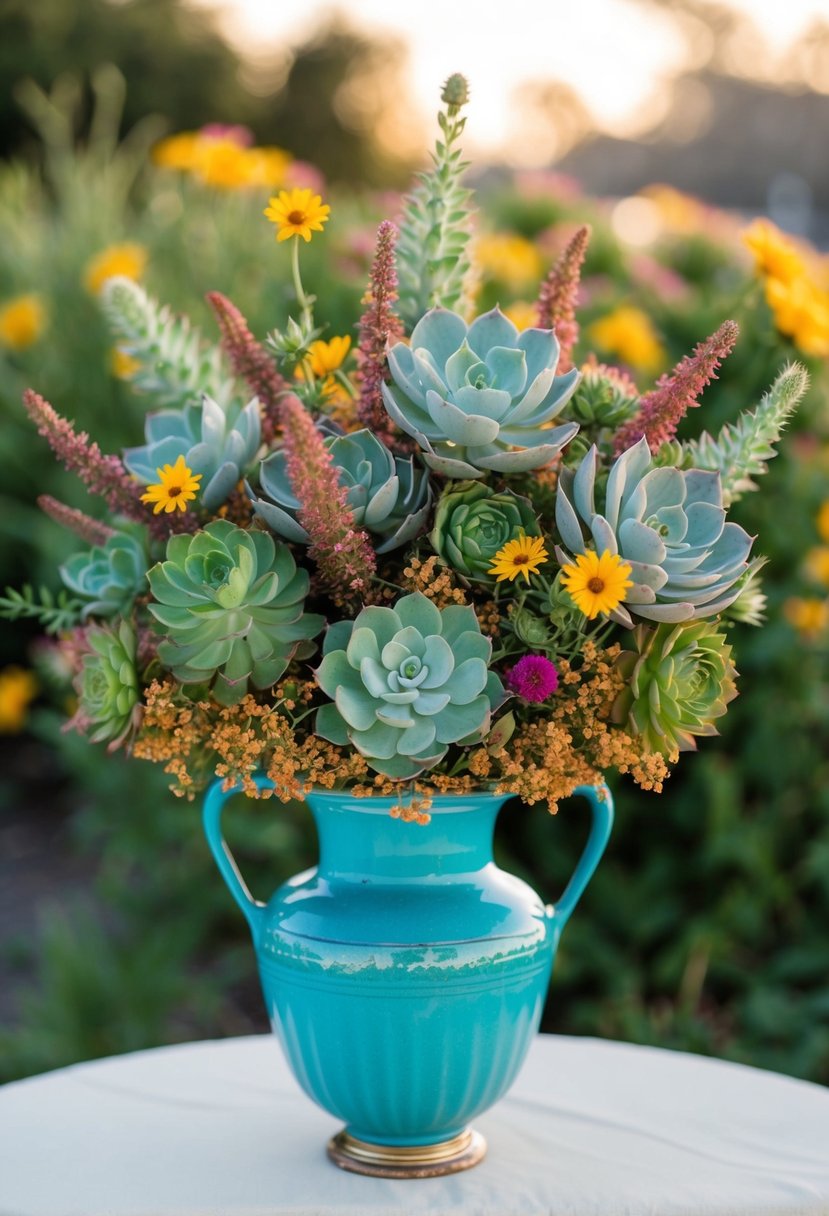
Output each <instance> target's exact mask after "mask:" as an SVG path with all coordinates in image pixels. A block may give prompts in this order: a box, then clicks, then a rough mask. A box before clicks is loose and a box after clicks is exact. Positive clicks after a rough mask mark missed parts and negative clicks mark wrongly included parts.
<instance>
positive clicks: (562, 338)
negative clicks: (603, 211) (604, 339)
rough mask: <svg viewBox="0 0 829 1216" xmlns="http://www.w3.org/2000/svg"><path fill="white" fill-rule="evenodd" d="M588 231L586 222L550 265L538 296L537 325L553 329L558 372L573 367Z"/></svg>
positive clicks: (577, 336)
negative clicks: (557, 349) (557, 352)
mask: <svg viewBox="0 0 829 1216" xmlns="http://www.w3.org/2000/svg"><path fill="white" fill-rule="evenodd" d="M590 231H591V230H590V225H589V224H585V225H584V226H583V227H582V228H579V230H578V231H577V232H576V233H574V235H573V236H572V237H571V238H570V240H569V241H568V242H567V244H566V246H565V247H564V249H563V250H562V252H561V254H560V255H559V257H558V258H557V259H556V261H555V262H554V263H553V265H552V267H551V268H550V271H549V273H548V275H547V277H546V279H545V280H544V282H543V283H542V284H541V291H540V292H539V296H538V305H537V310H538V324H539V325H540V326H541V328H542V329H553V330H555V334H556V337H557V338H558V341H559V345H560V347H561V353H560V355H559V360H558V371H559V372H560V373H561V372H569V371H570V369H571V368H572V366H573V350H574V349H575V346H576V343H577V342H578V340H579V323H578V321H577V320H576V301H577V299H578V293H579V282H580V280H581V268H582V264H583V263H584V258H585V255H586V253H587V245H588V242H589V241H590Z"/></svg>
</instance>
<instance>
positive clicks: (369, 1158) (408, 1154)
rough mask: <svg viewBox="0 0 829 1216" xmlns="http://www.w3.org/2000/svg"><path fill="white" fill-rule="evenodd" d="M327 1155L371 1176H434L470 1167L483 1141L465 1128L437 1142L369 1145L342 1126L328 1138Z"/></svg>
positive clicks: (480, 1152)
mask: <svg viewBox="0 0 829 1216" xmlns="http://www.w3.org/2000/svg"><path fill="white" fill-rule="evenodd" d="M327 1151H328V1156H329V1157H330V1158H331V1160H332V1161H333V1162H334V1164H335V1165H338V1166H339V1167H340V1169H341V1170H350V1171H351V1172H352V1173H353V1174H368V1175H370V1176H371V1177H373V1178H438V1177H440V1176H441V1175H443V1174H457V1173H458V1172H459V1171H460V1170H468V1169H471V1168H472V1166H473V1165H477V1164H478V1162H479V1161H483V1159H484V1157H485V1156H486V1140H484V1138H483V1136H482V1135H481V1133H480V1132H476V1131H474V1130H473V1129H472V1128H467V1130H466V1131H464V1132H461V1133H460V1135H458V1136H453V1137H452V1139H451V1140H441V1141H439V1143H437V1144H413V1145H397V1144H369V1143H367V1142H366V1141H365V1140H357V1139H356V1137H354V1136H351V1135H349V1133H348V1132H347V1131H346V1130H345V1129H343V1130H342V1131H341V1132H338V1133H337V1135H336V1136H332V1137H331V1139H330V1140H329V1141H328V1149H327Z"/></svg>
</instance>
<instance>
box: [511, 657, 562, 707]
mask: <svg viewBox="0 0 829 1216" xmlns="http://www.w3.org/2000/svg"><path fill="white" fill-rule="evenodd" d="M507 685H508V687H509V688H511V689H512V691H513V692H516V693H518V696H519V697H523V698H524V700H525V701H536V702H540V701H546V700H547V698H548V697H549V696H551V695H552V693H554V692H555V690H556V689H557V688H558V672H557V671H556V669H555V666H554V664H553V663H551V662H550V660H549V659H545V658H544V656H543V655H541V654H525V655H524V657H523V659H519V660H518V662H517V663H516V664H515V666H514V667H513V668H511V670H510V671H508V672H507Z"/></svg>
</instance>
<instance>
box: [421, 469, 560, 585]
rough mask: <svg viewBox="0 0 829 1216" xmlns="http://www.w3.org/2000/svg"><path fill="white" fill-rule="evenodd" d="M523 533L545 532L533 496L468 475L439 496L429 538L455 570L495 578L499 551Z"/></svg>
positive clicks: (538, 534) (479, 576) (534, 534)
mask: <svg viewBox="0 0 829 1216" xmlns="http://www.w3.org/2000/svg"><path fill="white" fill-rule="evenodd" d="M521 535H524V536H540V535H541V529H540V528H539V526H538V520H537V519H536V517H535V513H534V512H533V509H532V506H531V505H530V503H529V500H528V499H526V498H521V497H520V496H519V495H518V494H513V493H512V491H511V490H501V491H496V490H493V489H492V488H491V487H490V486H485V485H483V484H482V483H481V482H479V481H462V482H457V483H455V484H453V485H452V487H451V489H449V490H447V491H446V492H445V493H444V494H442V495H441V497H440V499H439V500H438V505H437V510H436V511H435V523H434V527H433V529H432V534H431V536H430V538H429V539H430V540H431V542H432V547H433V548H434V550H435V552H436V553H437V554H438V556H439V557H442V558H443V559H444V561H446V562H447V563H448V564H449V565H450V566H451V567H452V568H453V570H457V571H459V573H461V574H467V575H471V576H472V577H473V578H487V579H492V575H491V573H490V566H491V565H492V562H493V561H494V559H495V555H496V554H497V553H498V551H499V549H502V548H503V547H504V545H505V544H507V542H508V541H511V540H515V539H516V538H517V537H519V536H521Z"/></svg>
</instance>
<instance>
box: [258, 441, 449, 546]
mask: <svg viewBox="0 0 829 1216" xmlns="http://www.w3.org/2000/svg"><path fill="white" fill-rule="evenodd" d="M326 447H327V448H328V451H329V452H330V454H331V460H332V463H333V465H334V468H335V469H336V470H337V475H338V477H339V480H340V484H341V485H343V486H345V487H346V490H347V494H346V498H347V501H348V505H349V507H350V508H351V510H352V511H353V513H354V522H355V523H356V524H357V526H358V527H360V528H365V530H366V531H367V532H370V533H372V535H374V536H377V537H379V538H380V543H379V544H378V545H376V547H375V548H376V552H377V553H388V552H390V551H391V550H392V549H396V548H398V547H399V546H400V545H403V544H405V543H406V542H407V541H410V540H412V539H413V538H414V537H415V536H417V534H418V532H420V531H422V529H423V527H424V525H425V523H426V520H427V518H428V515H429V510H430V507H431V504H432V490H431V487H430V485H429V478H428V475H427V473H426V471H425V470H424V469H422V468H421V467H419V466H418V465H416V464H415V461H414V457H412V456H393V455H392V453H391V452H390V451H389V449H388V448H387V447H386V445H385V444H384V443H381V442H380V440H379V439H378V438H377V437H376V436H375V435H373V434H372V433H371V431H368V430H361V431H354V432H353V433H352V434H350V435H332V436H330V437H329V438H328V439H327V440H326ZM260 485H261V488H262V497H257V496H255V495H254V494H253V492H252V491H249V492H250V494H251V498H252V501H253V509H254V511H255V512H256V514H257V515H259V516H260V517H261V518H262V519H263V520H264V521H265V523H266V524H267V525H268V527H269V528H270V529H271V530H272V531H273V532H276V534H277V535H278V536H283V537H284V538H285V539H286V540H289V541H293V542H294V543H295V544H304V545H307V544H308V542H309V540H310V537H309V535H308V533H307V532H306V530H305V529H304V528H303V527H302V525H301V524H300V523H299V521H298V519H297V512H298V511H299V509H300V503H299V499H298V498H297V497H296V495H295V494H294V492H293V490H292V489H291V483H290V480H289V478H288V470H287V459H286V456H285V453H284V451H282V450H280V451H277V452H273V453H272V454H271V455H270V456H268V457H267V459H266V460H263V461H262V467H261V471H260Z"/></svg>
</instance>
